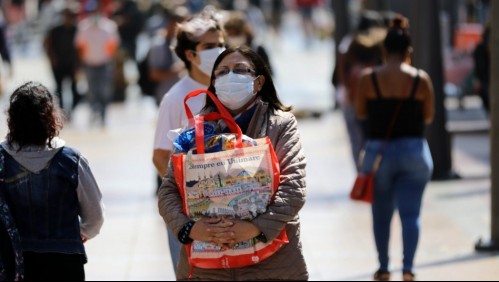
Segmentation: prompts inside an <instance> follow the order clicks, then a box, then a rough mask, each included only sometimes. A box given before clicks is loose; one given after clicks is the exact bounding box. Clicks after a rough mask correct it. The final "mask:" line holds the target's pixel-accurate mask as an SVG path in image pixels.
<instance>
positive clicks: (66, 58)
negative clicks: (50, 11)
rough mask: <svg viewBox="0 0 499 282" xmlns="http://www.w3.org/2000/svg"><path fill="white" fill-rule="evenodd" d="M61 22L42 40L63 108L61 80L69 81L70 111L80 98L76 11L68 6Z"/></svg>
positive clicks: (62, 107) (69, 112)
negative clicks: (77, 74) (70, 94)
mask: <svg viewBox="0 0 499 282" xmlns="http://www.w3.org/2000/svg"><path fill="white" fill-rule="evenodd" d="M62 14H63V22H62V24H60V25H57V26H55V27H53V28H51V29H50V30H49V31H48V33H47V35H46V37H45V40H44V47H45V52H46V53H47V56H48V58H49V61H50V66H51V68H52V73H53V75H54V79H55V86H56V87H55V94H56V95H57V97H58V100H59V105H60V107H61V109H63V110H64V108H65V107H64V101H65V99H64V94H63V93H64V90H63V82H64V81H65V80H66V79H68V80H69V81H70V82H71V93H72V100H71V107H70V109H69V110H68V111H67V113H68V114H71V111H72V110H73V109H74V108H75V107H76V105H78V102H79V101H80V99H81V96H80V94H79V93H78V88H77V78H76V73H77V71H78V69H79V58H78V50H77V49H76V46H75V44H74V42H75V38H76V29H77V27H76V12H74V11H72V10H71V9H70V8H66V9H64V10H63V11H62Z"/></svg>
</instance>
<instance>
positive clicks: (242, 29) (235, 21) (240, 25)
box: [224, 12, 273, 74]
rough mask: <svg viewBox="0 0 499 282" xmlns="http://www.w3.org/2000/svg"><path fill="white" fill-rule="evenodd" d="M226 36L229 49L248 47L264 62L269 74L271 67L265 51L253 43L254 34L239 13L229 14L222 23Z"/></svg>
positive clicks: (262, 47)
mask: <svg viewBox="0 0 499 282" xmlns="http://www.w3.org/2000/svg"><path fill="white" fill-rule="evenodd" d="M224 30H225V33H226V36H227V45H228V46H230V47H239V46H248V47H250V48H251V49H253V51H255V52H256V53H257V54H258V55H259V56H260V57H261V58H262V59H263V61H264V62H265V64H266V65H267V67H268V68H269V71H270V73H271V74H273V73H272V72H273V71H272V66H271V64H270V59H269V56H268V53H267V50H266V49H265V47H264V46H263V45H260V44H257V43H255V42H254V38H255V35H254V32H253V29H252V27H251V25H250V24H249V23H248V22H247V21H246V17H245V15H244V14H243V13H241V12H231V13H230V14H229V16H228V18H227V20H226V21H225V23H224Z"/></svg>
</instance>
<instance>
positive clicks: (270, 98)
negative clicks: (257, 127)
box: [205, 46, 292, 112]
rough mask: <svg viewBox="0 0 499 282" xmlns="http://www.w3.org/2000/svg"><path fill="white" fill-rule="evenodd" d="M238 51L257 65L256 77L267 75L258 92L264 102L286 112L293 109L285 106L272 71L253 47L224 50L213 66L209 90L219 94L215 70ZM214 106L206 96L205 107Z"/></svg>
mask: <svg viewBox="0 0 499 282" xmlns="http://www.w3.org/2000/svg"><path fill="white" fill-rule="evenodd" d="M236 52H237V53H239V54H241V55H243V56H244V57H245V58H247V59H248V60H249V61H250V62H251V63H252V64H253V66H254V67H255V77H256V76H259V75H261V76H263V77H265V83H264V84H263V86H262V89H261V90H260V92H258V95H259V96H260V99H261V100H262V101H264V102H267V103H269V105H270V107H272V108H273V109H275V110H282V111H285V112H289V111H291V110H292V107H288V106H284V105H283V104H282V102H281V101H280V100H279V97H278V95H277V91H276V89H275V86H274V81H273V80H272V76H271V75H270V71H269V69H268V67H267V65H266V64H265V62H264V61H263V60H262V58H261V57H260V56H259V55H258V54H257V53H256V52H255V51H253V50H251V48H249V47H246V46H240V47H229V48H227V49H226V50H225V51H223V52H222V54H220V55H219V56H218V58H217V60H216V61H215V65H214V66H213V71H212V72H211V78H210V86H209V88H208V90H209V91H211V92H212V93H213V94H215V95H216V94H217V92H216V90H215V86H214V81H215V79H216V78H215V70H216V69H217V67H218V65H219V64H220V62H221V61H222V60H223V59H224V58H225V57H227V56H228V55H230V54H232V53H236ZM214 107H215V104H214V103H213V101H212V100H211V99H210V98H209V97H206V106H205V109H209V108H214Z"/></svg>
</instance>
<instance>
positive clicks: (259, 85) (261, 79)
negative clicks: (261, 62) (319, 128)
mask: <svg viewBox="0 0 499 282" xmlns="http://www.w3.org/2000/svg"><path fill="white" fill-rule="evenodd" d="M264 84H265V76H263V75H260V76H258V77H257V78H256V79H255V88H256V89H255V90H256V92H260V90H262V88H263V85H264Z"/></svg>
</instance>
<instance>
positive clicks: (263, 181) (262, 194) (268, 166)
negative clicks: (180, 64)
mask: <svg viewBox="0 0 499 282" xmlns="http://www.w3.org/2000/svg"><path fill="white" fill-rule="evenodd" d="M202 93H207V94H208V95H209V96H210V98H211V99H212V100H213V101H214V102H215V105H216V106H217V108H218V111H219V112H218V113H210V114H207V115H204V116H196V117H193V115H192V113H191V111H190V109H189V107H188V106H187V103H186V101H187V100H188V99H189V98H191V97H194V96H197V95H200V94H202ZM185 108H186V113H187V117H188V118H189V120H190V121H191V125H192V126H194V127H195V132H196V134H195V135H196V136H195V138H196V146H195V149H193V150H191V151H189V152H188V153H179V154H174V155H173V156H172V162H173V166H174V175H175V181H176V182H177V185H178V187H179V191H180V195H181V196H182V200H183V209H184V213H185V214H186V215H187V216H189V217H190V218H192V219H194V220H197V219H200V218H202V217H205V216H226V217H235V218H238V219H244V220H251V219H253V218H255V217H256V216H258V215H259V214H261V213H264V212H265V211H266V210H267V206H268V205H269V204H270V203H271V202H272V199H273V196H274V194H275V192H276V190H277V188H278V187H279V162H278V160H277V157H276V155H275V152H274V149H273V147H272V144H271V142H270V140H269V139H268V138H262V139H255V140H254V141H255V142H244V143H243V142H242V140H243V134H242V132H241V129H240V128H239V126H238V125H237V123H236V122H235V121H234V119H233V118H232V116H231V115H230V113H229V112H228V111H227V110H226V109H225V108H224V107H223V105H222V104H221V103H220V102H219V101H218V99H217V98H216V96H214V95H213V94H212V93H210V92H209V91H207V90H197V91H194V92H192V93H190V94H189V95H188V96H187V97H186V98H185ZM217 119H223V120H224V121H225V123H226V125H227V127H228V128H229V129H230V130H231V132H233V133H232V134H231V135H229V136H228V137H227V138H225V139H224V144H223V146H221V147H222V148H223V149H222V151H220V152H214V153H206V152H205V148H206V146H209V144H205V140H206V139H205V136H204V129H205V127H204V125H205V121H213V120H217ZM234 133H235V134H234ZM286 243H288V238H287V235H286V231H285V230H282V231H281V233H280V234H279V236H278V237H277V238H276V239H274V240H272V241H270V242H267V243H264V242H261V241H259V240H256V239H251V240H248V241H245V242H240V243H238V244H236V245H235V246H234V247H233V248H232V249H228V250H223V249H222V248H220V247H219V246H217V245H214V244H211V243H206V242H200V241H194V242H192V243H190V244H188V245H186V249H187V255H188V259H189V263H190V264H191V265H192V266H195V267H199V268H210V269H214V268H239V267H244V266H248V265H253V264H257V263H258V262H260V261H262V260H264V259H266V258H268V257H269V256H271V255H272V254H274V253H275V252H276V251H277V250H279V249H280V248H281V247H282V246H283V245H284V244H286Z"/></svg>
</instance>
